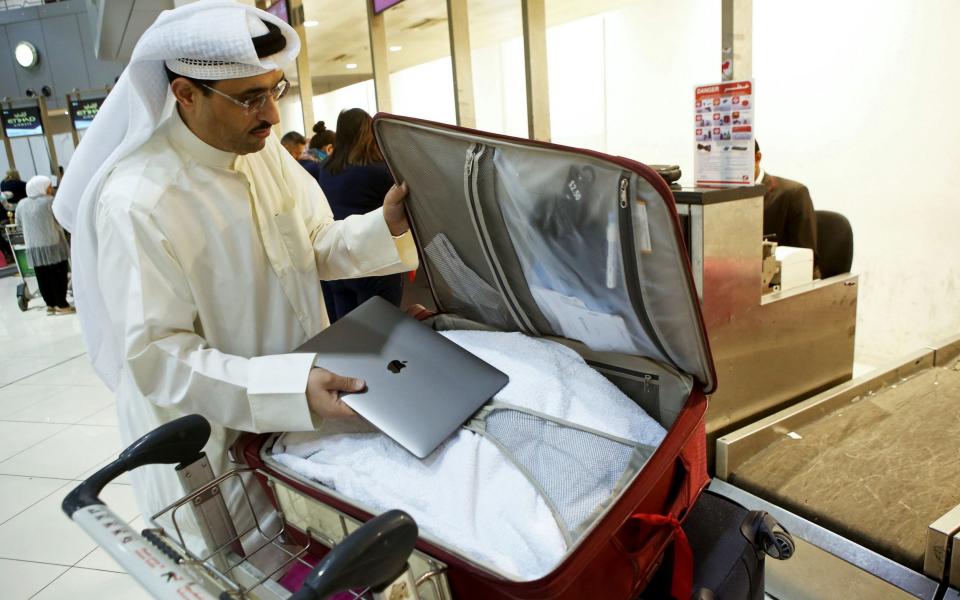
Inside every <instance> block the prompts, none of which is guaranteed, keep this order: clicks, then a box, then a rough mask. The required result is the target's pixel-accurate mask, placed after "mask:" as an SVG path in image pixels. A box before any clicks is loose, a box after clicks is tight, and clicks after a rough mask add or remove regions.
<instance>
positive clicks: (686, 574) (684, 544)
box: [627, 513, 693, 600]
mask: <svg viewBox="0 0 960 600" xmlns="http://www.w3.org/2000/svg"><path fill="white" fill-rule="evenodd" d="M627 522H628V523H638V524H640V525H643V526H646V527H648V528H653V529H655V530H656V529H659V530H666V531H667V532H668V533H667V535H672V536H673V577H672V580H671V583H670V595H671V596H673V598H674V599H675V600H687V598H690V596H691V595H692V594H693V549H692V548H691V547H690V541H689V540H688V539H687V534H686V533H684V532H683V526H682V525H681V524H680V521H678V520H676V519H675V518H673V517H670V516H665V515H650V514H642V513H636V514H634V515H632V516H631V517H630V519H629V520H628V521H627ZM652 537H653V536H644V539H645V540H647V541H649V540H650V539H651V538H652ZM627 551H628V552H630V556H631V557H636V556H637V555H638V554H641V553H642V552H643V548H642V547H641V548H639V549H636V550H631V549H629V548H628V549H627Z"/></svg>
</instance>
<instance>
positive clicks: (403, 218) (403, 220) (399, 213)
mask: <svg viewBox="0 0 960 600" xmlns="http://www.w3.org/2000/svg"><path fill="white" fill-rule="evenodd" d="M407 191H408V190H407V182H403V183H401V184H400V185H397V184H393V187H391V188H390V191H388V192H387V195H386V197H385V198H384V199H383V218H384V220H386V222H387V228H388V229H390V235H392V236H394V237H396V236H398V235H402V234H404V233H406V232H407V230H408V229H410V223H408V222H407V211H406V210H405V209H404V208H403V199H404V198H406V197H407Z"/></svg>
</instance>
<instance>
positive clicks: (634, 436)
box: [273, 331, 666, 581]
mask: <svg viewBox="0 0 960 600" xmlns="http://www.w3.org/2000/svg"><path fill="white" fill-rule="evenodd" d="M443 335H444V336H446V337H447V338H449V339H450V340H452V341H453V342H455V343H457V344H459V345H460V346H462V347H464V348H465V349H467V350H469V351H470V352H472V353H474V354H475V355H477V356H478V357H480V358H481V359H483V360H485V361H487V362H488V363H490V364H491V365H493V366H494V367H496V368H498V369H500V370H501V371H503V372H504V373H506V374H507V375H508V376H509V377H510V383H509V384H508V385H507V386H506V387H504V388H503V390H501V391H500V392H499V393H498V394H497V395H496V396H495V397H494V399H495V400H496V401H497V402H500V403H503V404H509V405H513V406H516V407H520V408H525V409H528V410H532V411H536V412H538V413H543V414H545V415H550V416H551V417H554V418H558V419H562V420H564V421H569V422H572V423H575V424H577V425H580V426H584V427H587V428H591V429H594V430H598V431H601V432H604V433H607V434H609V435H613V436H616V437H619V438H624V439H626V440H631V441H633V442H638V443H641V444H645V445H648V446H657V445H659V443H660V442H661V441H662V440H663V437H664V436H665V434H666V432H665V431H664V429H663V427H661V426H660V425H659V424H658V423H657V422H656V421H654V420H653V419H652V418H650V417H649V416H648V415H647V414H646V413H645V412H644V411H643V410H642V409H641V408H640V407H639V406H637V404H636V403H634V402H633V401H632V400H630V399H629V398H628V397H626V396H625V395H624V394H623V393H622V392H621V391H620V390H619V389H617V387H616V386H614V385H613V384H612V383H610V382H609V381H608V380H607V379H605V378H604V377H603V376H601V375H600V374H599V373H597V372H596V371H594V370H593V369H591V368H590V367H589V366H588V365H587V364H586V363H585V362H584V361H583V359H582V358H580V356H579V355H577V354H576V353H575V352H573V351H572V350H570V349H569V348H567V347H565V346H563V345H561V344H558V343H555V342H550V341H546V340H541V339H536V338H531V337H527V336H525V335H523V334H519V333H492V332H478V331H447V332H443ZM273 451H274V458H275V459H276V460H277V461H279V462H280V463H281V464H283V465H286V466H287V467H289V468H291V469H293V470H294V471H296V472H297V473H299V474H301V475H303V476H305V477H308V478H310V479H313V480H316V481H319V482H320V483H322V484H323V485H325V486H327V487H330V488H332V489H335V490H337V492H339V493H340V494H343V495H344V496H346V497H348V498H350V499H352V500H354V501H356V502H357V503H358V504H359V505H361V506H364V507H366V508H368V509H370V510H372V511H374V512H377V513H379V512H383V511H386V510H390V509H392V508H401V509H403V510H405V511H407V512H408V513H410V514H411V516H413V518H414V519H415V520H416V521H417V523H418V525H419V526H420V529H421V531H423V532H424V533H426V534H428V535H430V536H431V537H433V538H435V539H438V540H440V541H441V542H442V543H443V544H444V545H445V546H447V547H448V548H450V549H452V550H455V551H456V552H458V553H460V554H462V555H464V556H467V557H469V558H471V559H472V560H474V561H476V562H478V563H480V564H484V565H486V566H488V567H490V568H492V569H494V570H496V571H498V572H500V573H502V574H503V575H506V576H508V577H512V578H515V579H517V580H521V581H524V580H532V579H537V578H539V577H542V576H544V575H546V574H547V573H549V572H550V571H552V570H553V569H554V567H556V565H557V564H558V563H559V561H560V559H561V558H562V557H563V555H564V553H565V551H566V549H567V547H566V542H565V540H564V537H563V534H562V532H561V529H560V527H559V525H558V524H557V521H556V519H555V516H554V514H553V512H552V511H551V509H550V507H549V505H548V503H547V502H545V501H544V499H543V498H542V497H541V495H540V493H539V492H538V489H537V487H536V486H535V485H534V484H533V483H531V481H530V480H529V479H527V477H526V476H525V475H524V474H523V473H522V472H521V471H520V470H519V469H518V468H517V467H516V466H515V464H514V463H513V462H512V461H511V460H510V459H509V458H507V457H506V456H505V455H504V453H503V452H502V451H501V450H500V449H499V448H498V447H497V446H496V445H495V444H493V443H492V442H491V441H489V440H488V439H486V438H485V437H484V436H482V435H479V434H476V433H473V432H472V431H468V430H466V429H461V430H460V431H459V432H458V433H456V434H454V435H453V436H451V437H450V438H449V439H448V440H446V441H445V442H444V443H443V444H442V445H441V446H440V447H439V448H437V450H435V451H434V452H433V453H432V454H430V455H429V456H428V457H427V458H425V459H422V460H421V459H418V458H416V457H415V456H413V455H412V454H410V453H409V452H407V451H406V450H404V449H403V448H402V447H401V446H399V445H398V444H396V443H395V442H394V441H393V440H391V439H390V438H388V437H387V436H385V435H383V434H381V433H355V432H347V433H343V432H339V431H336V430H332V429H328V430H324V431H320V432H299V433H287V434H284V435H283V436H281V437H280V439H279V440H278V441H277V443H276V444H275V445H274V449H273ZM562 468H563V465H562V464H561V465H557V469H562Z"/></svg>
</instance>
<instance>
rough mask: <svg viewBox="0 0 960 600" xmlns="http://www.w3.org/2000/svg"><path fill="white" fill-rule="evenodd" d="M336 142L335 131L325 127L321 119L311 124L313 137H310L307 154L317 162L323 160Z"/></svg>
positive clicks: (330, 152) (331, 151)
mask: <svg viewBox="0 0 960 600" xmlns="http://www.w3.org/2000/svg"><path fill="white" fill-rule="evenodd" d="M336 143H337V132H335V131H330V130H329V129H327V126H326V124H325V123H324V122H323V121H317V122H316V123H315V124H314V125H313V137H311V138H310V144H309V145H308V147H307V155H308V156H311V157H313V158H315V159H316V160H317V162H323V161H325V160H326V159H327V157H328V156H330V155H331V154H333V148H334V146H335V145H336Z"/></svg>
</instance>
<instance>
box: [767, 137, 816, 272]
mask: <svg viewBox="0 0 960 600" xmlns="http://www.w3.org/2000/svg"><path fill="white" fill-rule="evenodd" d="M754 152H755V156H754V168H753V174H754V177H755V179H756V182H757V183H758V184H760V185H762V186H764V187H765V188H766V191H765V192H764V194H763V235H764V237H771V238H772V239H773V241H775V242H776V243H777V244H778V245H780V246H794V247H799V248H810V249H811V250H813V269H814V277H819V276H820V273H819V269H818V267H817V215H816V213H815V212H814V210H813V201H812V200H811V199H810V191H809V190H807V186H805V185H803V184H802V183H800V182H798V181H793V180H792V179H787V178H786V177H780V176H778V175H771V174H770V173H765V172H764V170H763V169H762V168H760V159H761V158H763V155H762V154H761V153H760V144H758V143H757V142H754Z"/></svg>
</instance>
